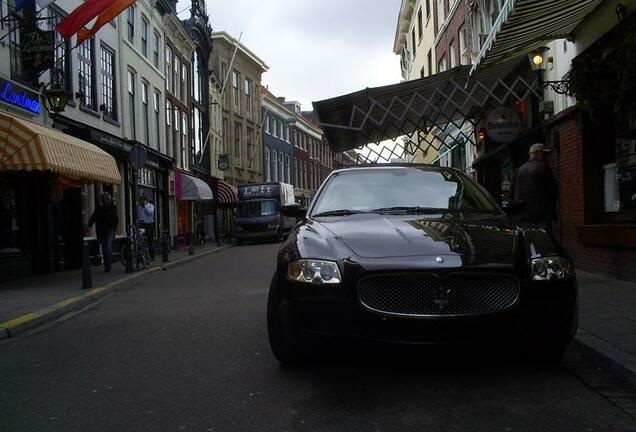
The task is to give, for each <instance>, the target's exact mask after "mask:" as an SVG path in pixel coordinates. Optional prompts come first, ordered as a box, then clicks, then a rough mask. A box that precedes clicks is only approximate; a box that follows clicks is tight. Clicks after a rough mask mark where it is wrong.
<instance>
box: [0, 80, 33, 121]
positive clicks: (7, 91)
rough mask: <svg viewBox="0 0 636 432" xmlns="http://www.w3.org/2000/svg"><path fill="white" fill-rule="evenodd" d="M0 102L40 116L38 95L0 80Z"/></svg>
mask: <svg viewBox="0 0 636 432" xmlns="http://www.w3.org/2000/svg"><path fill="white" fill-rule="evenodd" d="M0 100H1V101H2V102H5V103H8V104H9V105H13V106H15V107H18V108H22V109H24V110H27V111H29V112H31V113H33V114H40V112H41V111H42V106H41V104H40V95H39V94H37V93H36V92H34V91H32V90H29V89H28V88H26V87H22V86H21V85H19V84H16V83H14V82H11V81H9V80H6V79H4V78H0Z"/></svg>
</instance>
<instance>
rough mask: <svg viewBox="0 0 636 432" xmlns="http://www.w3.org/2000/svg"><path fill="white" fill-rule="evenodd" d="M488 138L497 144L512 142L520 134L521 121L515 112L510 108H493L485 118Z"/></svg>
mask: <svg viewBox="0 0 636 432" xmlns="http://www.w3.org/2000/svg"><path fill="white" fill-rule="evenodd" d="M486 131H487V132H488V137H489V138H490V139H491V140H493V141H495V142H498V143H501V144H508V143H511V142H513V141H514V140H515V139H516V138H517V136H518V135H519V132H521V120H520V119H519V115H518V114H517V112H516V111H515V110H513V109H510V108H505V107H501V108H495V109H493V110H492V111H490V112H489V113H488V117H486Z"/></svg>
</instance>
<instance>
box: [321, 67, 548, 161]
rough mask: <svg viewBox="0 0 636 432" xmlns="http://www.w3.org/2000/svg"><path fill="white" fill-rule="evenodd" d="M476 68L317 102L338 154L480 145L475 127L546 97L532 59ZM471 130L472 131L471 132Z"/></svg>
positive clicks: (366, 155) (372, 157) (363, 157)
mask: <svg viewBox="0 0 636 432" xmlns="http://www.w3.org/2000/svg"><path fill="white" fill-rule="evenodd" d="M470 71H471V66H459V67H456V68H454V69H452V70H450V71H447V72H443V73H440V74H436V75H432V76H429V77H426V78H422V79H418V80H414V81H407V82H403V83H400V84H395V85H392V86H385V87H378V88H374V89H369V88H367V89H365V90H362V91H360V92H356V93H352V94H349V95H345V96H340V97H337V98H333V99H328V100H324V101H320V102H314V109H315V111H316V113H317V115H318V118H319V121H320V124H321V126H322V128H323V130H324V131H325V135H326V137H327V141H328V143H329V145H330V146H331V147H332V149H333V150H334V151H336V152H342V151H347V150H352V149H356V150H357V159H358V160H357V161H356V162H357V163H379V162H381V161H390V160H391V159H393V158H400V159H402V160H403V159H407V160H408V159H411V160H412V159H413V157H414V156H415V155H416V154H417V152H418V151H419V152H424V153H425V154H426V153H428V152H429V151H430V150H431V149H435V150H437V151H438V152H439V151H440V150H444V148H447V149H451V148H452V147H453V146H455V145H457V144H460V143H462V144H463V143H470V144H473V145H475V144H476V137H475V132H474V128H475V126H476V125H477V124H479V123H480V122H481V121H483V120H484V119H485V117H486V116H487V114H488V112H489V111H490V110H491V109H492V108H496V107H500V106H505V105H509V104H511V103H514V102H522V101H524V100H526V99H527V98H528V97H529V96H531V95H534V96H536V97H538V98H541V97H542V92H541V90H540V87H539V83H538V79H537V77H536V75H535V74H533V73H532V71H531V70H530V65H529V63H528V60H527V57H526V56H523V57H522V58H520V57H518V58H515V59H513V60H510V61H507V62H505V63H502V64H499V65H495V66H492V67H490V68H487V69H486V68H484V69H482V70H480V71H478V72H477V73H474V74H473V75H472V76H470ZM468 130H470V132H468Z"/></svg>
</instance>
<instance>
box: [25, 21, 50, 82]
mask: <svg viewBox="0 0 636 432" xmlns="http://www.w3.org/2000/svg"><path fill="white" fill-rule="evenodd" d="M21 51H22V65H23V67H24V70H27V71H29V72H30V73H33V74H38V73H40V72H42V71H45V70H47V69H51V68H52V67H53V66H54V64H55V32H54V31H43V30H39V29H36V30H33V31H30V32H26V33H24V34H23V35H22V43H21Z"/></svg>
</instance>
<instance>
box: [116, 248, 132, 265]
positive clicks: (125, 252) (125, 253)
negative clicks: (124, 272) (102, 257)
mask: <svg viewBox="0 0 636 432" xmlns="http://www.w3.org/2000/svg"><path fill="white" fill-rule="evenodd" d="M129 257H130V244H129V243H125V244H124V245H123V246H122V247H121V249H120V251H119V262H121V264H122V265H123V266H124V267H126V263H127V262H128V258H129Z"/></svg>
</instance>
